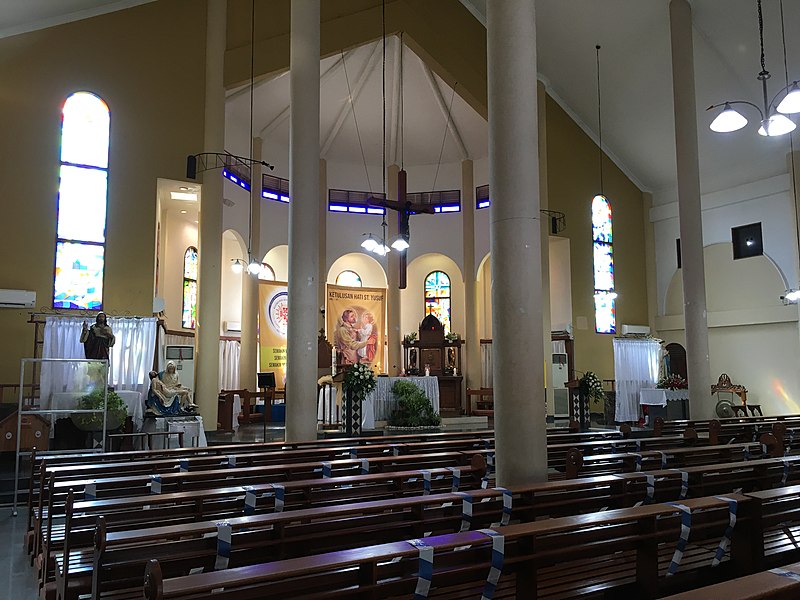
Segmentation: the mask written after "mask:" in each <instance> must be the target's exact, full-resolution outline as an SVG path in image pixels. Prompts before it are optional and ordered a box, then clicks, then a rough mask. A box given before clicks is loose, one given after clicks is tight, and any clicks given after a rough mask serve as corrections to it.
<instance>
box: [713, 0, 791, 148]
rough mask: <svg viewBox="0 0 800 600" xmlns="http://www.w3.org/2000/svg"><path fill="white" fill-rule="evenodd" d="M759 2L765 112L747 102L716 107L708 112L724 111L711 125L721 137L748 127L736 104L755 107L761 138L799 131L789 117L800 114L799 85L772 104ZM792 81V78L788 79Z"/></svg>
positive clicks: (783, 90) (782, 92)
mask: <svg viewBox="0 0 800 600" xmlns="http://www.w3.org/2000/svg"><path fill="white" fill-rule="evenodd" d="M757 2H758V38H759V42H760V47H761V72H760V73H759V74H758V77H757V79H758V80H759V81H760V82H761V92H762V99H763V103H764V107H763V110H762V108H761V107H760V106H758V105H757V104H754V103H753V102H749V101H747V100H727V101H725V102H722V103H721V104H712V105H711V106H709V107H708V108H707V109H706V110H713V109H715V108H720V107H722V111H720V113H719V114H718V115H717V116H716V117H715V118H714V120H713V121H712V122H711V125H709V128H710V129H711V131H715V132H717V133H729V132H732V131H738V130H739V129H742V128H743V127H744V126H745V125H747V118H746V117H745V116H744V115H743V114H742V113H740V112H739V111H737V110H736V109H734V108H733V107H732V106H731V105H733V104H745V105H747V106H752V107H753V108H755V109H756V110H757V111H758V114H759V115H760V117H761V126H760V127H759V128H758V133H759V135H763V136H769V137H775V136H779V135H785V134H787V133H791V132H792V131H794V129H795V127H797V126H796V125H795V123H794V121H792V120H791V119H790V118H789V117H787V116H786V115H794V114H797V113H800V86H798V83H800V82H798V81H793V82H791V83H788V82H787V84H786V85H785V86H784V87H783V88H781V89H780V90H779V91H778V93H777V94H775V96H774V97H773V98H772V101H769V94H768V89H767V80H769V78H770V77H771V75H770V72H769V71H768V70H767V67H766V61H765V59H764V16H763V14H762V11H761V0H757ZM781 28H783V2H781ZM785 56H786V48H785V44H784V58H785ZM787 79H788V77H787ZM781 97H782V99H781V101H780V103H778V104H777V106H776V102H777V101H778V98H781Z"/></svg>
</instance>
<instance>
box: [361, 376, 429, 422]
mask: <svg viewBox="0 0 800 600" xmlns="http://www.w3.org/2000/svg"><path fill="white" fill-rule="evenodd" d="M397 381H410V382H411V383H413V384H414V385H416V386H417V387H418V388H419V389H421V390H422V391H423V392H425V395H426V396H427V397H428V400H430V401H431V404H432V405H433V412H435V413H437V414H438V413H439V380H438V379H437V378H436V377H433V376H431V377H378V380H377V384H376V386H375V389H374V390H372V391H371V392H370V393H369V394H367V397H366V398H364V402H363V403H362V404H361V427H362V428H363V429H374V428H375V421H386V420H387V419H388V418H389V416H390V415H391V414H392V411H393V410H394V406H395V404H396V403H397V399H396V398H395V397H394V394H392V386H393V385H394V384H395V382H397Z"/></svg>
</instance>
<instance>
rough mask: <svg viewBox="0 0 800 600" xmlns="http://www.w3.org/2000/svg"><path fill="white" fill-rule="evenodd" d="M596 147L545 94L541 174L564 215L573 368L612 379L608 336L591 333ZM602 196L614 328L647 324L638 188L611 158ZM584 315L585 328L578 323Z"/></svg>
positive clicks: (554, 205)
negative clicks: (608, 231) (607, 209)
mask: <svg viewBox="0 0 800 600" xmlns="http://www.w3.org/2000/svg"><path fill="white" fill-rule="evenodd" d="M597 152H598V149H597V145H596V144H595V143H594V142H593V141H592V140H591V139H590V138H589V137H588V136H587V135H586V134H585V133H584V132H583V131H582V130H581V129H580V128H579V127H578V126H577V125H576V124H575V122H574V121H572V119H570V117H569V116H568V115H567V113H565V112H564V111H563V110H562V109H561V107H560V106H558V104H557V103H556V102H555V101H554V100H553V99H552V98H550V97H549V96H548V97H547V177H548V195H549V198H550V208H551V209H552V210H558V211H561V212H563V213H565V214H566V218H567V228H566V229H565V230H564V231H563V232H562V233H560V234H559V235H560V236H562V237H567V238H569V240H570V264H571V271H572V314H573V319H574V320H573V323H574V324H575V329H574V337H575V368H576V369H577V370H578V371H594V372H595V373H597V374H598V375H599V376H600V378H601V379H613V378H614V351H613V342H612V339H613V337H614V336H612V335H604V334H598V333H595V331H594V296H593V294H594V280H593V273H592V229H591V202H592V198H593V197H594V196H595V194H597V193H599V192H600V175H599V166H598V155H597ZM603 169H604V170H603V175H604V187H605V190H604V191H605V194H606V196H607V197H608V199H609V201H610V202H611V210H612V213H613V217H614V229H613V232H614V269H615V287H616V291H617V293H618V294H619V297H618V298H617V303H616V307H617V328H618V331H619V326H620V325H621V324H623V323H627V324H636V325H646V324H647V322H648V321H647V289H646V281H645V269H646V267H645V236H644V229H643V226H642V223H643V210H644V208H643V201H642V192H641V191H640V190H639V189H638V188H637V187H636V186H635V185H634V184H633V182H631V181H630V179H628V177H627V176H626V175H625V174H624V173H623V172H622V171H620V170H619V169H618V168H617V167H616V166H615V165H614V163H613V162H611V161H610V160H609V159H608V158H605V160H604V162H603ZM580 317H585V319H586V321H587V328H585V329H580V328H579V327H578V321H579V319H580Z"/></svg>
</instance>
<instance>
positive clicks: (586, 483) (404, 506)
mask: <svg viewBox="0 0 800 600" xmlns="http://www.w3.org/2000/svg"><path fill="white" fill-rule="evenodd" d="M628 484H629V482H623V481H622V480H620V479H618V478H614V477H604V478H595V479H583V480H575V481H561V482H548V483H543V484H536V485H532V486H528V487H524V488H512V489H511V490H509V491H510V492H511V493H512V494H513V509H512V515H511V518H512V519H513V520H515V521H516V520H522V521H533V520H535V519H536V518H543V517H546V516H550V515H551V514H574V513H575V512H576V511H582V510H587V509H589V510H591V509H592V507H594V509H597V508H601V507H606V508H607V507H609V506H625V505H632V504H633V502H634V500H635V498H629V497H628V496H627V494H626V492H625V486H627V485H628ZM469 496H470V497H471V502H472V504H473V507H474V509H473V515H472V521H471V528H473V529H474V528H479V527H484V526H487V527H488V526H489V525H490V524H491V523H493V522H500V520H501V515H502V492H501V491H499V490H493V489H489V490H474V491H470V492H469ZM463 500H464V496H463V495H461V494H452V493H440V494H434V495H429V496H418V497H408V498H402V499H397V500H392V501H373V502H359V503H354V504H347V505H340V506H335V507H325V508H313V509H305V510H297V511H291V512H288V513H273V514H263V515H256V516H250V517H238V518H234V519H228V523H229V524H230V525H231V527H232V552H231V557H230V565H231V566H233V565H243V564H252V563H254V562H259V561H261V560H268V559H272V560H275V559H282V558H288V557H291V556H301V555H304V554H307V553H308V551H309V548H313V549H314V552H322V551H330V550H336V549H343V548H349V547H353V546H357V545H359V544H365V543H366V544H369V543H375V542H378V541H394V540H397V539H404V538H406V537H422V536H424V535H431V534H432V533H437V534H438V533H451V532H456V531H458V530H459V528H460V526H461V522H462V502H463ZM486 500H490V502H486ZM587 500H588V502H586V501H587ZM567 505H569V506H570V508H571V512H570V513H564V512H563V511H564V510H566V506H567ZM101 519H102V518H101ZM216 531H217V527H216V521H205V522H198V523H193V524H189V525H186V526H182V527H176V526H164V527H153V528H147V529H140V530H133V531H119V532H113V533H107V532H106V526H105V523H104V522H103V521H101V524H100V525H99V526H98V532H97V535H96V537H95V553H94V564H93V573H92V576H93V578H94V584H93V587H94V589H95V596H97V595H98V594H97V590H98V589H99V588H100V587H102V585H101V583H102V582H103V581H107V580H111V581H114V580H116V579H117V578H120V577H121V579H122V580H123V581H124V580H125V579H126V578H127V577H128V574H129V573H130V572H131V571H132V572H136V573H139V574H140V576H141V573H142V572H143V568H144V565H145V563H146V558H147V556H148V555H150V556H153V557H156V555H155V554H153V553H152V552H148V553H143V552H142V548H143V547H147V546H151V545H154V544H156V543H157V544H158V546H157V550H156V551H157V555H158V556H157V557H158V558H159V560H160V561H161V564H162V569H163V570H164V572H165V573H166V572H170V573H173V574H175V573H180V571H181V570H182V569H183V570H184V571H186V570H188V569H187V566H188V565H191V566H194V567H197V566H199V565H202V566H203V567H204V568H205V570H206V571H208V570H212V569H213V568H214V559H215V555H216V539H215V534H216ZM204 535H206V536H208V535H210V536H211V537H202V536H204ZM75 575H78V573H75ZM140 583H141V581H140Z"/></svg>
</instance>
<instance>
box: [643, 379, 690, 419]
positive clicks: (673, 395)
mask: <svg viewBox="0 0 800 600" xmlns="http://www.w3.org/2000/svg"><path fill="white" fill-rule="evenodd" d="M639 404H641V405H646V406H648V407H649V410H648V411H647V412H648V417H649V418H648V422H649V423H650V424H652V422H653V420H654V419H655V418H656V417H659V416H660V417H663V418H664V419H666V420H668V421H672V420H680V419H688V418H689V390H661V389H651V388H643V389H641V390H639Z"/></svg>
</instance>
